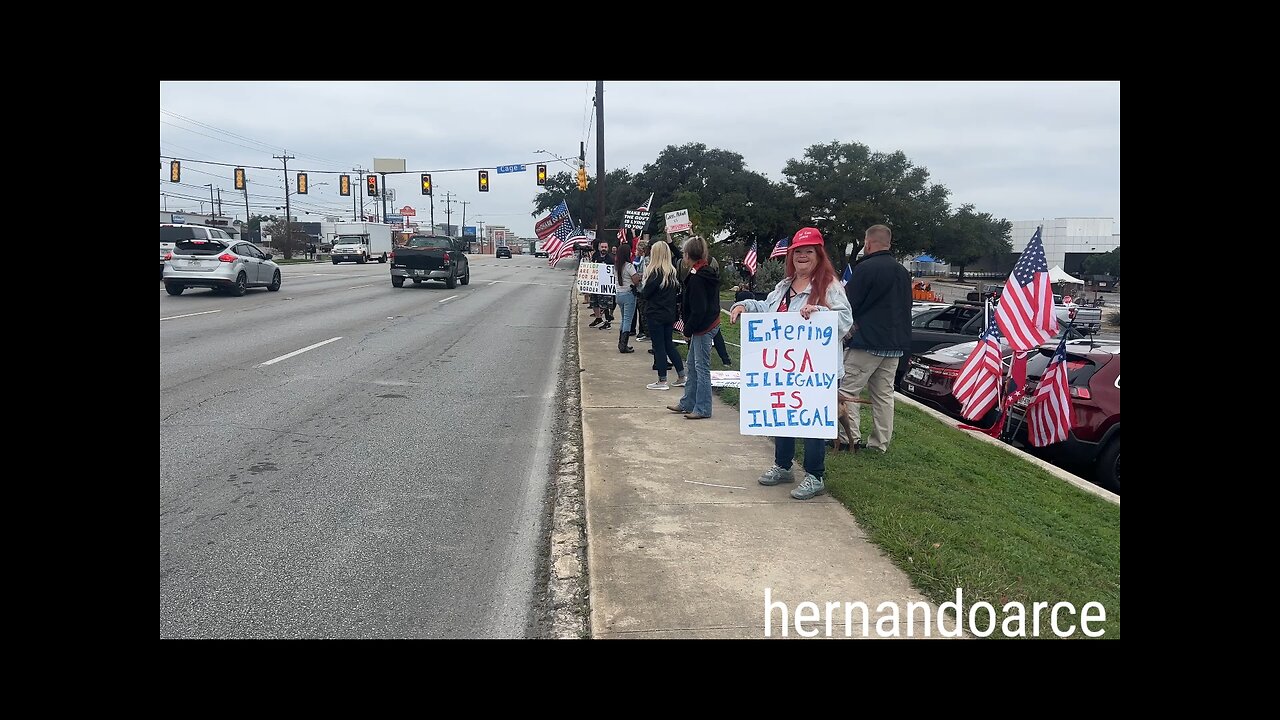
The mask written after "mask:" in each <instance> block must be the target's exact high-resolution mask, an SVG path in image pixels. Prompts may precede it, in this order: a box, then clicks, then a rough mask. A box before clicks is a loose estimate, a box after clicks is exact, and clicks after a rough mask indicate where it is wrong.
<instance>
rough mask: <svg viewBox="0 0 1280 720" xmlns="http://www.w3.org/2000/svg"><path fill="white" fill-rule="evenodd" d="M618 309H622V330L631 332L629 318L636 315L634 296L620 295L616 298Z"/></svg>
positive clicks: (628, 294) (630, 294)
mask: <svg viewBox="0 0 1280 720" xmlns="http://www.w3.org/2000/svg"><path fill="white" fill-rule="evenodd" d="M618 307H620V308H622V324H621V325H619V326H618V327H619V328H621V329H622V330H628V331H629V330H631V318H632V316H634V315H635V313H636V294H635V293H622V294H621V295H619V296H618Z"/></svg>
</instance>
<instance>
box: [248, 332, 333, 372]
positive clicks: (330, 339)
mask: <svg viewBox="0 0 1280 720" xmlns="http://www.w3.org/2000/svg"><path fill="white" fill-rule="evenodd" d="M341 339H342V336H341V335H339V336H338V337H336V338H329V339H328V340H325V341H324V342H318V343H316V344H315V345H308V346H306V347H304V348H302V349H301V350H294V351H293V352H291V353H289V354H288V355H281V356H280V357H278V358H275V359H274V360H268V361H266V362H264V363H262V364H261V365H259V366H258V367H266V366H267V365H275V364H276V363H278V362H280V361H281V360H288V359H289V358H291V357H293V356H294V355H301V354H302V353H304V352H306V351H308V350H315V349H316V348H318V347H320V346H321V345H328V344H329V343H331V342H335V341H338V340H341Z"/></svg>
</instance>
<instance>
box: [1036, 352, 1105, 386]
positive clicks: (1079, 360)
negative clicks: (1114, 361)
mask: <svg viewBox="0 0 1280 720" xmlns="http://www.w3.org/2000/svg"><path fill="white" fill-rule="evenodd" d="M1053 352H1054V351H1053V350H1051V349H1048V348H1039V349H1038V350H1037V351H1036V352H1034V353H1032V354H1031V356H1030V357H1029V358H1027V377H1028V378H1029V379H1031V380H1036V381H1039V380H1040V377H1041V376H1042V375H1044V371H1045V369H1046V368H1048V367H1049V362H1050V361H1051V360H1053ZM1066 363H1067V383H1068V384H1070V385H1075V386H1077V387H1083V386H1087V385H1088V384H1089V378H1091V377H1093V374H1094V373H1095V372H1097V370H1098V364H1097V363H1095V362H1094V361H1093V360H1091V359H1089V358H1087V357H1084V356H1081V355H1076V354H1074V353H1070V352H1068V353H1067V354H1066Z"/></svg>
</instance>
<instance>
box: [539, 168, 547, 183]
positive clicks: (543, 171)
mask: <svg viewBox="0 0 1280 720" xmlns="http://www.w3.org/2000/svg"><path fill="white" fill-rule="evenodd" d="M538 184H539V185H546V184H547V166H546V165H539V166H538Z"/></svg>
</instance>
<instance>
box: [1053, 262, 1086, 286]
mask: <svg viewBox="0 0 1280 720" xmlns="http://www.w3.org/2000/svg"><path fill="white" fill-rule="evenodd" d="M1049 282H1051V283H1060V282H1067V283H1075V284H1076V285H1083V284H1084V281H1083V280H1081V279H1080V278H1077V277H1072V276H1070V275H1068V274H1067V271H1066V270H1063V269H1062V268H1061V267H1060V266H1058V265H1054V266H1053V267H1052V268H1051V269H1050V270H1049Z"/></svg>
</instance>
